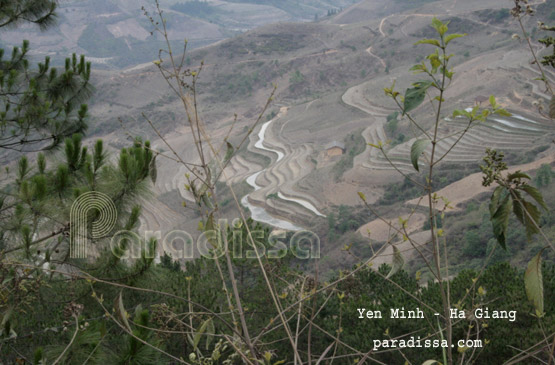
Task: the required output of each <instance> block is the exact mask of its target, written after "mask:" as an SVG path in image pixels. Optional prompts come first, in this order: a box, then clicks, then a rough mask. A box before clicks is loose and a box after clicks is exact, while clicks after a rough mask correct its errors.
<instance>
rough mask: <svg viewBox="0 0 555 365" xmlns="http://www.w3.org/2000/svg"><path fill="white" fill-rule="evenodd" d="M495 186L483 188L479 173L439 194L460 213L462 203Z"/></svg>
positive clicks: (423, 204)
mask: <svg viewBox="0 0 555 365" xmlns="http://www.w3.org/2000/svg"><path fill="white" fill-rule="evenodd" d="M554 161H555V154H554V153H551V154H550V155H548V156H546V157H544V158H541V159H539V160H537V161H534V162H530V163H527V164H524V165H519V166H514V167H511V168H509V170H508V171H509V172H515V171H517V170H521V171H523V172H530V171H534V170H537V169H538V168H539V167H540V166H541V165H542V164H544V163H546V164H552V163H553V162H554ZM494 188H495V186H490V187H484V186H482V173H480V172H477V173H475V174H472V175H469V176H467V177H465V178H463V179H461V180H459V181H456V182H454V183H452V184H450V185H447V186H446V187H444V188H443V189H440V190H439V191H437V194H438V195H439V196H442V197H446V198H447V199H449V202H450V203H449V204H450V205H451V206H452V207H453V209H452V210H451V211H460V210H461V209H462V203H465V202H467V201H469V200H472V199H474V198H475V197H477V196H478V195H480V194H483V193H487V192H490V191H492V190H493V189H494ZM420 200H421V199H420V198H416V199H412V200H409V201H407V202H406V203H405V205H409V206H415V205H417V204H419V201H420ZM427 202H428V201H427V200H426V199H422V200H421V201H420V204H419V206H421V207H427V206H428V204H427ZM437 209H440V210H441V209H443V202H441V203H440V204H439V205H438V206H437Z"/></svg>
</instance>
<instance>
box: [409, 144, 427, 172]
mask: <svg viewBox="0 0 555 365" xmlns="http://www.w3.org/2000/svg"><path fill="white" fill-rule="evenodd" d="M430 143H431V141H430V140H429V139H418V140H416V141H414V143H413V144H412V146H411V148H410V160H411V162H412V166H414V168H415V170H416V171H420V169H419V167H418V159H419V158H420V155H421V154H422V152H424V150H425V149H426V147H428V145H429V144H430Z"/></svg>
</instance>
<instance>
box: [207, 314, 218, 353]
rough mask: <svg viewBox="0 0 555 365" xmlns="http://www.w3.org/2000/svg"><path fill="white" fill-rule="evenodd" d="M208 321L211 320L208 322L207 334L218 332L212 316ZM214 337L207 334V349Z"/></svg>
mask: <svg viewBox="0 0 555 365" xmlns="http://www.w3.org/2000/svg"><path fill="white" fill-rule="evenodd" d="M208 321H209V322H208V325H207V327H206V334H208V335H214V334H215V333H216V329H215V328H214V321H213V320H212V318H210V319H209V320H208ZM213 339H214V337H213V336H207V337H206V349H207V350H208V348H209V347H210V344H211V343H212V340H213Z"/></svg>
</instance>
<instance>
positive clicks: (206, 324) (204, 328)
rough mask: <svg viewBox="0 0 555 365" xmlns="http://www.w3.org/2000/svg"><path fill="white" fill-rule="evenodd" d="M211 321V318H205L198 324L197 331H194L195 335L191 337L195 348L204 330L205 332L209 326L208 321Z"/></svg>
mask: <svg viewBox="0 0 555 365" xmlns="http://www.w3.org/2000/svg"><path fill="white" fill-rule="evenodd" d="M211 321H212V318H209V319H207V320H206V321H204V322H203V323H202V325H201V326H200V328H199V330H198V332H197V333H195V337H193V347H194V348H195V350H196V349H198V344H199V342H200V338H201V336H202V335H203V333H204V332H206V329H207V328H208V326H209V322H211Z"/></svg>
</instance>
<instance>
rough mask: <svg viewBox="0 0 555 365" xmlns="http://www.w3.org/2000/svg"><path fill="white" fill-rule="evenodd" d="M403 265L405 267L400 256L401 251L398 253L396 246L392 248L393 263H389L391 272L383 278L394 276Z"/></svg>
mask: <svg viewBox="0 0 555 365" xmlns="http://www.w3.org/2000/svg"><path fill="white" fill-rule="evenodd" d="M403 265H405V260H404V259H403V256H402V255H401V251H399V249H398V248H397V247H396V246H393V262H392V263H391V270H390V271H389V273H388V274H387V276H386V277H385V278H386V279H389V278H390V277H392V276H393V275H395V274H396V273H397V272H398V271H399V270H401V269H402V268H403Z"/></svg>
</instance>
